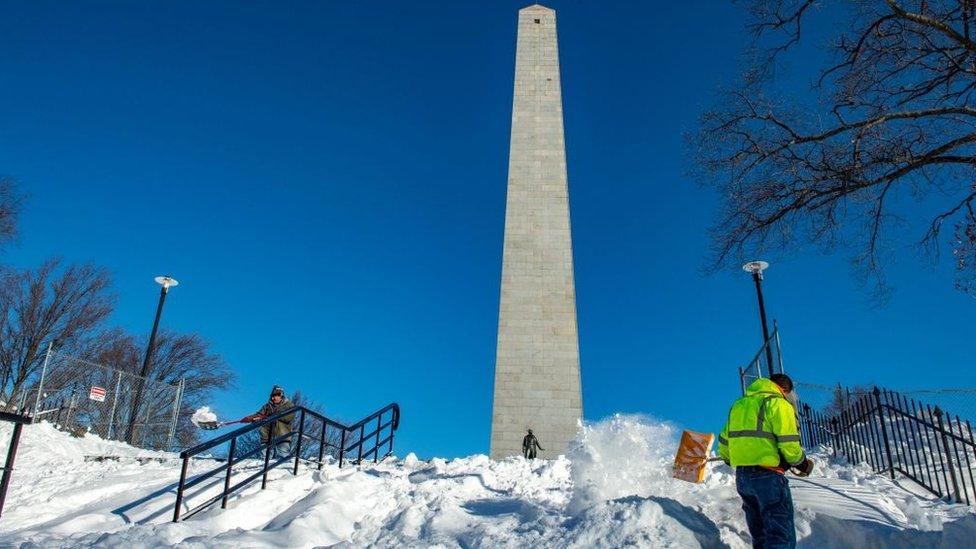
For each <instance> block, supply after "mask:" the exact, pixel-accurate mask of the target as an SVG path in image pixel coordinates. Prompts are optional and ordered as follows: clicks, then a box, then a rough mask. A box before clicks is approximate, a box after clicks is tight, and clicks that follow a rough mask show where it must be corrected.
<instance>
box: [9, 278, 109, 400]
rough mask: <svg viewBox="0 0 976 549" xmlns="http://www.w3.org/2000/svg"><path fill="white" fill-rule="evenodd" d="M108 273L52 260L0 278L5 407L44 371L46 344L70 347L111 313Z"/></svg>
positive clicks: (80, 340)
mask: <svg viewBox="0 0 976 549" xmlns="http://www.w3.org/2000/svg"><path fill="white" fill-rule="evenodd" d="M109 284H110V282H109V277H108V274H107V273H106V272H105V271H104V270H102V269H98V268H96V267H93V266H91V265H68V266H62V264H61V262H60V261H58V260H51V261H48V262H46V263H44V264H43V265H41V267H40V268H38V269H36V270H26V271H23V272H16V271H13V270H6V271H5V272H3V273H2V275H0V388H2V389H3V392H4V397H5V400H6V408H7V409H13V408H15V407H16V406H17V403H18V400H19V397H20V396H21V391H22V390H23V389H24V388H25V384H26V383H27V382H28V380H29V379H30V378H31V377H32V376H34V374H36V373H37V372H38V371H39V369H40V368H41V366H42V364H43V360H44V346H45V345H47V344H48V343H49V342H56V344H57V346H58V347H59V348H63V349H64V348H67V349H71V348H74V347H76V346H78V345H79V344H81V343H82V342H83V341H84V339H85V338H86V337H87V336H88V335H90V334H91V333H92V331H93V330H96V329H97V328H98V327H99V326H100V325H101V324H102V323H103V322H104V320H105V318H106V317H107V316H108V315H109V313H111V311H112V305H113V300H114V299H113V296H112V295H111V294H110V292H109Z"/></svg>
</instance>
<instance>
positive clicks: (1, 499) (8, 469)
mask: <svg viewBox="0 0 976 549" xmlns="http://www.w3.org/2000/svg"><path fill="white" fill-rule="evenodd" d="M23 427H24V424H23V423H19V422H17V423H14V432H13V434H12V435H11V437H10V447H9V448H7V461H5V462H4V464H3V477H2V478H0V513H3V504H4V503H5V502H6V500H7V488H8V487H9V486H10V475H11V474H12V473H13V471H14V459H16V458H17V445H18V444H20V431H21V429H23Z"/></svg>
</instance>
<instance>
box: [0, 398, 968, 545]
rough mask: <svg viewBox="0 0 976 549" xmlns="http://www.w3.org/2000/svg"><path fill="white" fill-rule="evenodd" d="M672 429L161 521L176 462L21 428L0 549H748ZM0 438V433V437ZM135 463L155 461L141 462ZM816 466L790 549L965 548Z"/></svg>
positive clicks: (332, 479)
mask: <svg viewBox="0 0 976 549" xmlns="http://www.w3.org/2000/svg"><path fill="white" fill-rule="evenodd" d="M679 433H680V429H678V428H676V427H674V426H672V425H670V424H667V423H661V422H658V421H653V420H650V419H647V418H642V417H636V416H616V417H613V418H610V419H608V420H605V421H602V422H599V423H597V424H594V425H591V426H588V427H586V428H585V429H584V430H583V431H582V433H581V434H580V436H579V437H578V438H577V440H576V441H575V442H574V443H573V444H572V448H573V449H572V451H571V452H570V453H569V455H568V456H567V457H563V458H559V459H555V460H535V461H533V462H529V461H526V460H524V459H522V458H521V457H513V458H508V459H505V460H502V461H495V460H491V459H489V458H488V457H487V456H471V457H467V458H463V459H456V460H452V461H446V460H443V459H437V458H435V459H432V460H430V461H421V460H418V459H417V458H416V457H414V456H413V455H412V454H411V455H408V456H407V457H406V458H404V459H399V460H388V461H387V462H384V463H381V464H379V465H377V466H365V467H363V468H362V469H357V468H355V467H347V468H343V469H342V470H339V469H338V468H337V467H335V466H334V465H331V466H327V467H326V468H325V469H324V470H323V471H321V472H320V471H316V470H312V469H300V471H299V474H298V476H292V475H291V474H290V473H289V472H287V471H286V470H284V469H278V470H275V471H274V472H273V474H272V475H271V478H270V482H269V484H268V489H267V490H265V491H261V490H259V489H258V487H257V486H255V487H251V488H248V489H246V490H245V491H244V492H243V493H242V494H240V495H235V496H234V497H232V498H231V500H230V502H229V505H228V508H227V509H226V510H221V509H219V508H215V509H211V510H209V511H205V512H203V513H201V514H200V515H198V516H197V517H194V518H193V519H191V520H189V521H186V522H182V523H179V524H173V523H171V522H169V519H170V517H171V516H172V506H173V501H174V495H173V483H174V482H175V481H176V479H177V476H178V474H179V460H178V459H177V456H176V455H175V454H170V453H164V452H147V451H144V450H138V449H135V448H132V447H129V446H126V445H125V444H122V443H117V442H107V441H103V440H101V439H99V438H97V437H94V436H86V437H83V438H80V439H77V438H72V437H70V436H68V435H66V434H64V433H61V432H58V431H56V430H55V429H54V428H53V427H51V425H49V424H46V423H42V424H39V425H32V426H30V427H29V428H26V429H25V430H24V434H23V442H22V445H21V451H20V452H19V455H18V467H17V470H16V471H15V472H14V481H13V484H12V485H11V490H10V493H9V495H8V498H7V507H6V509H5V510H4V515H3V519H2V521H0V546H3V547H7V546H21V545H25V546H32V547H35V546H36V547H88V546H93V545H94V546H99V547H159V546H172V545H175V544H184V545H185V546H191V547H228V548H231V547H235V548H236V547H315V546H331V545H335V544H338V545H339V546H340V547H366V546H379V547H418V546H419V547H427V546H433V545H436V546H441V547H520V548H521V547H559V548H563V547H581V548H582V547H587V548H588V547H620V546H624V545H634V546H638V547H699V546H700V547H721V546H730V547H736V548H739V547H742V548H744V547H749V537H748V533H747V529H746V525H745V521H744V519H743V516H742V511H741V509H740V503H739V499H738V496H737V495H736V493H735V485H734V481H733V477H732V471H731V470H730V469H729V468H728V467H726V466H724V465H719V466H717V467H714V468H713V469H712V471H711V472H710V474H709V475H708V477H707V479H706V480H705V482H703V483H702V484H688V483H686V482H682V481H679V480H675V479H672V478H670V476H671V465H672V458H673V456H674V452H675V449H676V446H677V435H678V434H679ZM4 436H9V427H0V438H2V437H4ZM89 455H115V456H118V459H117V460H112V461H103V462H93V461H86V459H85V458H86V456H89ZM138 456H153V457H156V458H159V461H148V462H145V464H144V465H140V461H139V460H136V459H135V458H136V457H138ZM814 458H815V459H816V460H817V463H818V468H817V470H816V471H815V472H814V474H813V476H811V477H810V478H809V479H796V478H793V479H791V480H790V483H791V484H792V486H793V490H794V499H795V503H796V509H797V534H798V538H799V542H800V543H799V544H800V546H801V547H817V548H821V547H828V548H830V547H865V546H867V547H896V548H897V547H967V546H972V540H973V539H976V516H974V515H973V512H972V509H971V508H969V507H964V506H960V505H956V506H951V505H947V504H945V503H942V502H939V501H935V500H932V499H929V498H926V497H924V496H920V495H914V494H912V493H910V492H908V491H906V490H905V489H903V488H901V487H899V486H898V485H896V484H894V483H892V482H890V481H888V480H886V479H885V478H883V477H880V476H877V475H873V474H871V473H870V471H869V470H868V469H866V468H861V467H851V466H848V465H845V464H842V463H828V458H827V457H826V456H824V455H819V454H814ZM143 461H145V460H143ZM210 466H212V464H206V467H201V468H199V469H194V470H191V475H192V474H194V473H198V472H201V471H203V470H206V469H208V468H209V467H210ZM242 466H247V464H246V463H242ZM222 481H223V480H222V478H221V479H215V481H214V485H213V486H212V487H210V488H207V489H205V490H204V491H203V493H201V494H199V497H206V496H207V495H208V494H211V493H215V491H216V490H218V489H219V485H220V483H222Z"/></svg>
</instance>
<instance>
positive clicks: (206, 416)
mask: <svg viewBox="0 0 976 549" xmlns="http://www.w3.org/2000/svg"><path fill="white" fill-rule="evenodd" d="M190 421H192V422H193V424H194V425H200V424H201V423H216V422H217V414H215V413H213V412H211V411H210V406H204V407H203V408H197V411H196V412H193V416H192V417H190Z"/></svg>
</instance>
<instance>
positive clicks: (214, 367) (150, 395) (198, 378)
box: [84, 330, 234, 446]
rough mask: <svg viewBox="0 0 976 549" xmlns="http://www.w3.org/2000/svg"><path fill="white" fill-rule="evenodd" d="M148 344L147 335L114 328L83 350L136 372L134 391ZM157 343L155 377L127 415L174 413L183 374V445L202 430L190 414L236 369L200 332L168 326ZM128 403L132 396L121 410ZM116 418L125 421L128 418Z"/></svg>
mask: <svg viewBox="0 0 976 549" xmlns="http://www.w3.org/2000/svg"><path fill="white" fill-rule="evenodd" d="M147 344H148V341H141V340H139V339H137V338H135V337H133V336H131V335H129V334H127V333H125V332H123V331H121V330H110V331H106V332H103V333H102V334H100V335H99V336H98V337H96V338H94V339H93V341H92V342H91V343H90V344H89V347H88V348H87V349H86V350H85V351H84V354H85V355H86V357H88V359H89V360H91V361H92V362H96V363H99V364H104V365H106V366H110V367H112V368H116V369H120V370H122V371H124V372H126V373H129V374H131V375H132V376H133V377H132V378H131V380H130V381H129V382H128V383H129V385H130V386H129V387H128V388H127V391H128V393H130V394H134V392H135V391H136V390H137V387H136V383H137V382H138V378H136V377H135V376H137V375H138V374H139V371H140V369H141V367H142V358H143V356H142V353H143V352H144V350H145V348H146V345H147ZM154 347H155V350H154V352H153V358H152V363H151V367H150V370H149V376H148V378H149V380H150V381H151V383H147V386H146V387H144V388H143V389H144V390H143V398H142V399H141V401H140V402H139V404H138V408H139V409H138V410H137V411H136V414H135V415H134V416H133V417H129V418H128V421H130V422H134V421H135V418H142V417H148V418H153V417H157V416H159V417H163V418H165V417H170V416H169V414H171V413H172V412H171V411H172V407H173V404H174V401H173V397H174V395H175V393H176V387H177V385H178V384H179V383H180V380H181V379H182V380H185V385H184V391H183V396H182V405H181V414H180V417H183V418H185V420H186V421H183V422H181V423H180V424H179V425H178V426H177V433H176V435H177V436H176V439H177V442H178V443H179V444H181V445H184V446H186V445H190V444H193V443H194V442H196V441H197V437H198V434H199V433H198V431H197V429H195V428H192V426H190V425H188V424H189V418H190V415H192V413H193V410H194V409H195V408H197V407H199V406H203V405H206V404H208V403H209V400H210V399H211V398H212V396H213V393H214V391H217V390H221V389H226V388H228V387H230V386H231V385H232V384H233V383H234V373H233V371H232V370H231V369H230V366H229V365H228V364H227V362H226V361H225V360H224V359H223V358H222V357H221V356H220V355H218V354H216V353H214V352H213V351H212V350H211V348H210V344H209V342H207V341H206V340H204V339H203V338H202V337H200V336H199V335H197V334H177V333H174V332H171V331H167V330H163V331H160V332H159V334H158V335H157V336H156V343H155V345H154ZM129 404H131V401H130V402H127V403H126V405H125V406H122V407H120V410H127V409H128V408H129V406H128V405H129ZM130 415H131V414H130ZM116 421H120V422H123V423H124V422H126V420H125V419H116ZM160 423H163V422H162V421H161V422H160ZM163 430H165V429H160V432H162V431H163ZM142 438H145V435H143V437H142Z"/></svg>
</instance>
